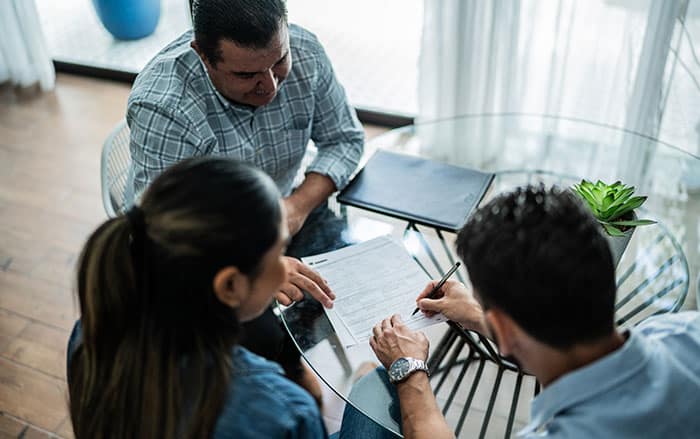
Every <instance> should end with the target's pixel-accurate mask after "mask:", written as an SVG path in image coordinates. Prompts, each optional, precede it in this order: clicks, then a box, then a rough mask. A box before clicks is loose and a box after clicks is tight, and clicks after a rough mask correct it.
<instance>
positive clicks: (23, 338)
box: [2, 322, 69, 379]
mask: <svg viewBox="0 0 700 439" xmlns="http://www.w3.org/2000/svg"><path fill="white" fill-rule="evenodd" d="M68 335H69V332H68V331H65V330H61V329H56V328H52V327H50V326H46V325H44V324H41V323H36V322H32V323H30V324H29V325H27V327H25V328H24V330H23V331H22V332H21V333H19V335H17V337H16V338H15V339H14V340H12V341H11V342H10V343H9V344H8V345H7V346H6V347H5V349H4V350H3V351H2V356H3V357H6V358H8V359H10V360H13V361H15V362H17V363H20V364H23V365H26V366H29V367H31V368H33V369H36V370H38V371H40V372H43V373H45V374H47V375H50V376H52V377H54V378H58V379H64V378H65V376H66V367H65V363H66V340H67V339H68Z"/></svg>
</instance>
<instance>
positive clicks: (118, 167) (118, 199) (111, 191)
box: [100, 120, 133, 218]
mask: <svg viewBox="0 0 700 439" xmlns="http://www.w3.org/2000/svg"><path fill="white" fill-rule="evenodd" d="M130 168H131V153H130V151H129V127H128V125H127V124H126V120H122V121H120V122H119V123H118V124H117V126H115V127H114V129H112V132H111V133H110V134H109V136H107V139H106V140H105V142H104V144H103V146H102V157H101V159H100V181H101V185H102V205H103V206H104V209H105V212H106V213H107V216H108V217H110V218H112V217H115V216H117V214H119V213H120V212H122V211H123V210H124V209H125V207H126V206H129V205H131V203H133V200H132V199H130V200H127V198H128V197H129V194H128V187H127V186H128V185H129V183H130V182H129V181H128V180H129V178H128V176H129V169H130Z"/></svg>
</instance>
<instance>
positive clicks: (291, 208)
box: [284, 172, 336, 235]
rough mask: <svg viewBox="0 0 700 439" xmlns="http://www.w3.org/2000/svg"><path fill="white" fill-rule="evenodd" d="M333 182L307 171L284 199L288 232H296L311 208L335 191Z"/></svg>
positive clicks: (323, 176) (328, 178)
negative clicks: (302, 179) (301, 180)
mask: <svg viewBox="0 0 700 439" xmlns="http://www.w3.org/2000/svg"><path fill="white" fill-rule="evenodd" d="M335 189H336V188H335V183H333V180H331V179H330V177H327V176H325V175H321V174H318V173H316V172H309V173H308V174H306V178H305V179H304V181H303V182H302V183H301V185H299V187H297V188H296V189H295V190H294V192H292V194H291V195H290V196H288V197H287V198H285V199H284V207H285V208H286V209H287V225H288V227H289V233H290V234H292V235H294V234H296V233H297V232H298V231H299V230H300V229H301V227H302V226H303V225H304V221H306V218H307V217H308V216H309V214H310V213H311V211H312V210H314V209H315V208H316V207H318V206H319V205H320V204H321V203H323V202H324V201H326V199H328V197H330V196H331V194H332V193H333V192H335Z"/></svg>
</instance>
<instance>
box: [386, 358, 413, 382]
mask: <svg viewBox="0 0 700 439" xmlns="http://www.w3.org/2000/svg"><path fill="white" fill-rule="evenodd" d="M410 366H411V364H410V362H409V361H408V360H407V359H406V358H399V359H398V360H396V361H394V364H392V365H391V369H390V370H389V375H391V378H392V379H393V380H395V381H398V380H401V379H402V378H403V377H405V376H406V374H407V373H408V370H409V368H410Z"/></svg>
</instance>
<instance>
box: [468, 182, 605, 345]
mask: <svg viewBox="0 0 700 439" xmlns="http://www.w3.org/2000/svg"><path fill="white" fill-rule="evenodd" d="M457 252H458V254H459V256H460V257H461V258H462V260H463V261H464V263H465V264H466V266H467V270H468V272H469V277H470V279H471V282H472V285H473V286H474V288H475V290H476V293H477V294H478V296H479V297H480V298H481V300H482V302H483V305H484V306H485V307H486V308H489V307H495V308H499V309H501V310H502V311H504V312H505V313H507V314H508V315H510V316H511V317H512V318H513V320H515V321H516V322H517V323H518V324H519V325H520V326H521V327H522V328H523V329H524V330H525V331H526V332H527V333H529V334H530V335H531V336H533V337H535V338H536V339H538V340H540V341H541V342H543V343H546V344H548V345H550V346H553V347H555V348H560V349H561V348H568V347H570V346H572V345H574V344H577V343H585V342H591V341H595V340H597V339H600V338H601V337H603V336H606V335H609V334H610V333H611V332H612V331H613V328H614V323H613V319H614V305H615V269H614V266H613V262H612V255H611V253H610V249H609V247H608V243H607V240H606V238H605V237H604V236H603V234H602V232H601V227H600V225H599V224H598V223H597V221H596V220H595V218H593V216H592V214H591V213H590V211H589V210H588V208H586V206H584V205H583V203H582V202H581V201H580V200H579V199H578V198H577V197H576V196H575V195H574V194H573V193H572V192H571V191H570V190H561V189H559V188H556V187H554V188H551V189H547V188H545V187H544V186H543V185H540V186H527V187H521V188H518V189H516V190H514V191H513V192H509V193H506V194H502V195H500V196H498V197H496V198H495V199H494V200H492V201H490V202H489V203H488V204H486V205H485V206H483V207H482V208H480V209H479V210H477V211H476V212H475V214H474V215H473V216H472V217H471V219H470V220H469V221H468V222H467V224H465V225H464V227H463V228H462V229H461V230H460V231H459V234H458V236H457Z"/></svg>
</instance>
